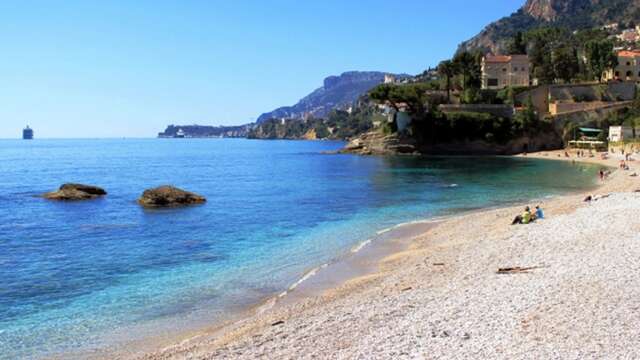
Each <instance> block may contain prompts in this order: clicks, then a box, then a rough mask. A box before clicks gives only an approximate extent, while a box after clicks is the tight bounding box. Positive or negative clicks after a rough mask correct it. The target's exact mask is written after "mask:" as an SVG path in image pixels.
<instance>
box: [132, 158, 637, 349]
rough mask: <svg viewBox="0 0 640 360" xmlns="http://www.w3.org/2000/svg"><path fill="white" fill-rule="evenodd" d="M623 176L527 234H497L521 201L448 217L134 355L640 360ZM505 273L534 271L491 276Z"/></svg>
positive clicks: (629, 196) (630, 203) (632, 238)
mask: <svg viewBox="0 0 640 360" xmlns="http://www.w3.org/2000/svg"><path fill="white" fill-rule="evenodd" d="M535 156H540V157H543V158H545V157H547V158H557V155H556V153H552V154H546V155H545V154H537V155H535ZM590 161H594V162H599V163H602V164H607V165H612V166H616V165H617V161H616V160H613V159H612V160H609V161H605V162H603V161H599V160H593V159H590ZM635 168H636V166H635V164H632V171H630V172H627V171H618V172H615V173H614V174H613V175H612V176H611V178H610V179H609V180H608V181H607V183H606V184H604V185H603V186H602V187H601V188H600V189H599V190H598V191H597V193H598V194H608V193H612V195H611V196H609V197H607V198H604V199H600V200H598V201H595V202H593V203H591V204H586V203H584V202H583V201H582V200H583V198H584V195H585V194H580V195H573V196H566V197H561V198H557V199H554V200H552V201H549V202H547V203H546V204H545V209H546V215H547V219H546V220H544V221H541V222H538V223H535V224H532V225H526V226H524V225H522V226H510V225H509V224H510V221H511V219H512V217H513V215H514V214H517V213H519V212H520V211H521V206H519V207H518V208H506V209H499V210H491V211H486V212H481V213H475V214H470V215H465V216H460V217H455V218H452V219H450V220H447V221H445V222H443V223H441V224H440V225H438V226H436V227H435V228H434V229H432V230H431V231H429V232H427V233H426V234H424V235H421V236H420V237H418V238H416V239H415V241H414V242H413V243H412V245H411V247H410V249H408V250H406V251H404V252H402V253H399V254H394V255H393V256H390V257H388V258H387V259H385V260H384V261H383V262H382V263H381V264H380V271H379V272H378V273H375V274H372V275H370V276H367V277H363V278H359V279H355V280H352V281H350V282H348V283H347V284H344V285H343V286H341V287H340V288H337V289H334V290H332V291H329V292H327V293H325V294H324V295H323V296H319V297H314V298H310V299H306V300H302V301H299V302H297V303H295V304H290V305H286V306H280V307H275V308H274V309H272V310H269V311H266V312H264V313H262V314H259V315H253V316H250V317H248V318H246V319H244V320H242V321H239V322H237V323H235V324H233V325H230V326H228V327H226V328H224V329H223V330H222V331H215V332H204V333H202V334H200V335H198V336H196V337H193V338H191V339H189V340H185V341H183V342H182V343H180V344H177V345H172V346H169V347H166V348H164V349H162V350H159V351H158V352H155V353H151V354H145V355H143V356H142V357H141V358H143V359H183V358H189V359H190V358H194V359H225V358H229V359H242V358H247V359H254V358H264V359H301V358H316V359H402V358H425V359H440V358H446V359H456V358H459V359H481V358H497V359H550V358H562V359H585V358H594V359H595V358H599V359H602V358H607V359H615V358H620V359H637V358H640V276H639V275H640V261H639V259H640V235H639V234H640V233H639V230H640V193H634V192H633V191H634V190H636V189H640V178H635V177H630V176H629V175H630V173H631V172H633V171H634V170H635ZM523 205H524V204H523ZM514 266H522V267H536V268H535V269H533V270H531V271H530V272H527V273H518V274H497V273H496V270H497V269H498V268H502V267H514ZM274 323H276V324H277V325H273V324H274Z"/></svg>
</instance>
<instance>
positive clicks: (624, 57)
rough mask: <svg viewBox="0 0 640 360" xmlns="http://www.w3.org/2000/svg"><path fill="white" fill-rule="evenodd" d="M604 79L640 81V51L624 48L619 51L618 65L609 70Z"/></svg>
mask: <svg viewBox="0 0 640 360" xmlns="http://www.w3.org/2000/svg"><path fill="white" fill-rule="evenodd" d="M604 80H606V81H608V80H624V81H640V51H638V50H622V51H619V52H618V66H616V68H615V69H610V70H607V71H606V72H605V74H604Z"/></svg>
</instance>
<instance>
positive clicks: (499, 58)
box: [484, 55, 511, 63]
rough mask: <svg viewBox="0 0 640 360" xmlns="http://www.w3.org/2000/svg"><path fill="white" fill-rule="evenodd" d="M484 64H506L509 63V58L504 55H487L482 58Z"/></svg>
mask: <svg viewBox="0 0 640 360" xmlns="http://www.w3.org/2000/svg"><path fill="white" fill-rule="evenodd" d="M484 61H485V62H493V63H506V62H509V61H511V56H506V55H487V56H485V57H484Z"/></svg>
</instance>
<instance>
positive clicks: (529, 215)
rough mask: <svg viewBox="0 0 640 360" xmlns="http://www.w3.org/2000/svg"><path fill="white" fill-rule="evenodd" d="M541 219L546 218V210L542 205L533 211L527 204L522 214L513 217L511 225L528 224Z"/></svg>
mask: <svg viewBox="0 0 640 360" xmlns="http://www.w3.org/2000/svg"><path fill="white" fill-rule="evenodd" d="M541 219H544V211H543V210H542V208H541V207H540V205H538V206H536V210H535V211H533V212H532V211H531V208H530V207H528V206H527V207H525V208H524V212H523V213H522V215H517V216H516V217H515V218H514V219H513V221H512V222H511V225H516V224H523V225H526V224H530V223H532V222H534V221H536V220H541Z"/></svg>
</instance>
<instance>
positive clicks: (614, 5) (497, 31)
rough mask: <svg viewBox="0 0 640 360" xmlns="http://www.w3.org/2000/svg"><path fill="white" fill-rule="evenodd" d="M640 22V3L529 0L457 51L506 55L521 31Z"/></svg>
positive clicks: (623, 0)
mask: <svg viewBox="0 0 640 360" xmlns="http://www.w3.org/2000/svg"><path fill="white" fill-rule="evenodd" d="M638 22H640V0H527V2H526V3H525V4H524V5H523V7H522V8H520V9H519V10H518V11H517V12H515V13H513V14H511V15H510V16H508V17H504V18H502V19H500V20H498V21H496V22H493V23H491V24H489V25H488V26H487V27H485V28H484V29H483V30H482V31H481V32H480V33H479V34H478V35H476V36H474V37H473V38H471V39H469V40H467V41H465V42H463V43H462V44H460V46H459V47H458V51H464V50H476V49H479V50H482V51H492V52H494V53H500V52H503V51H504V50H505V48H506V46H507V44H508V42H509V40H510V39H511V38H512V37H513V36H514V35H515V34H516V33H517V32H518V31H527V30H530V29H533V28H536V27H540V26H561V27H566V28H569V29H570V30H580V29H588V28H593V27H597V26H603V25H607V24H611V23H620V25H621V26H623V27H624V26H626V25H633V24H634V23H638Z"/></svg>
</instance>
